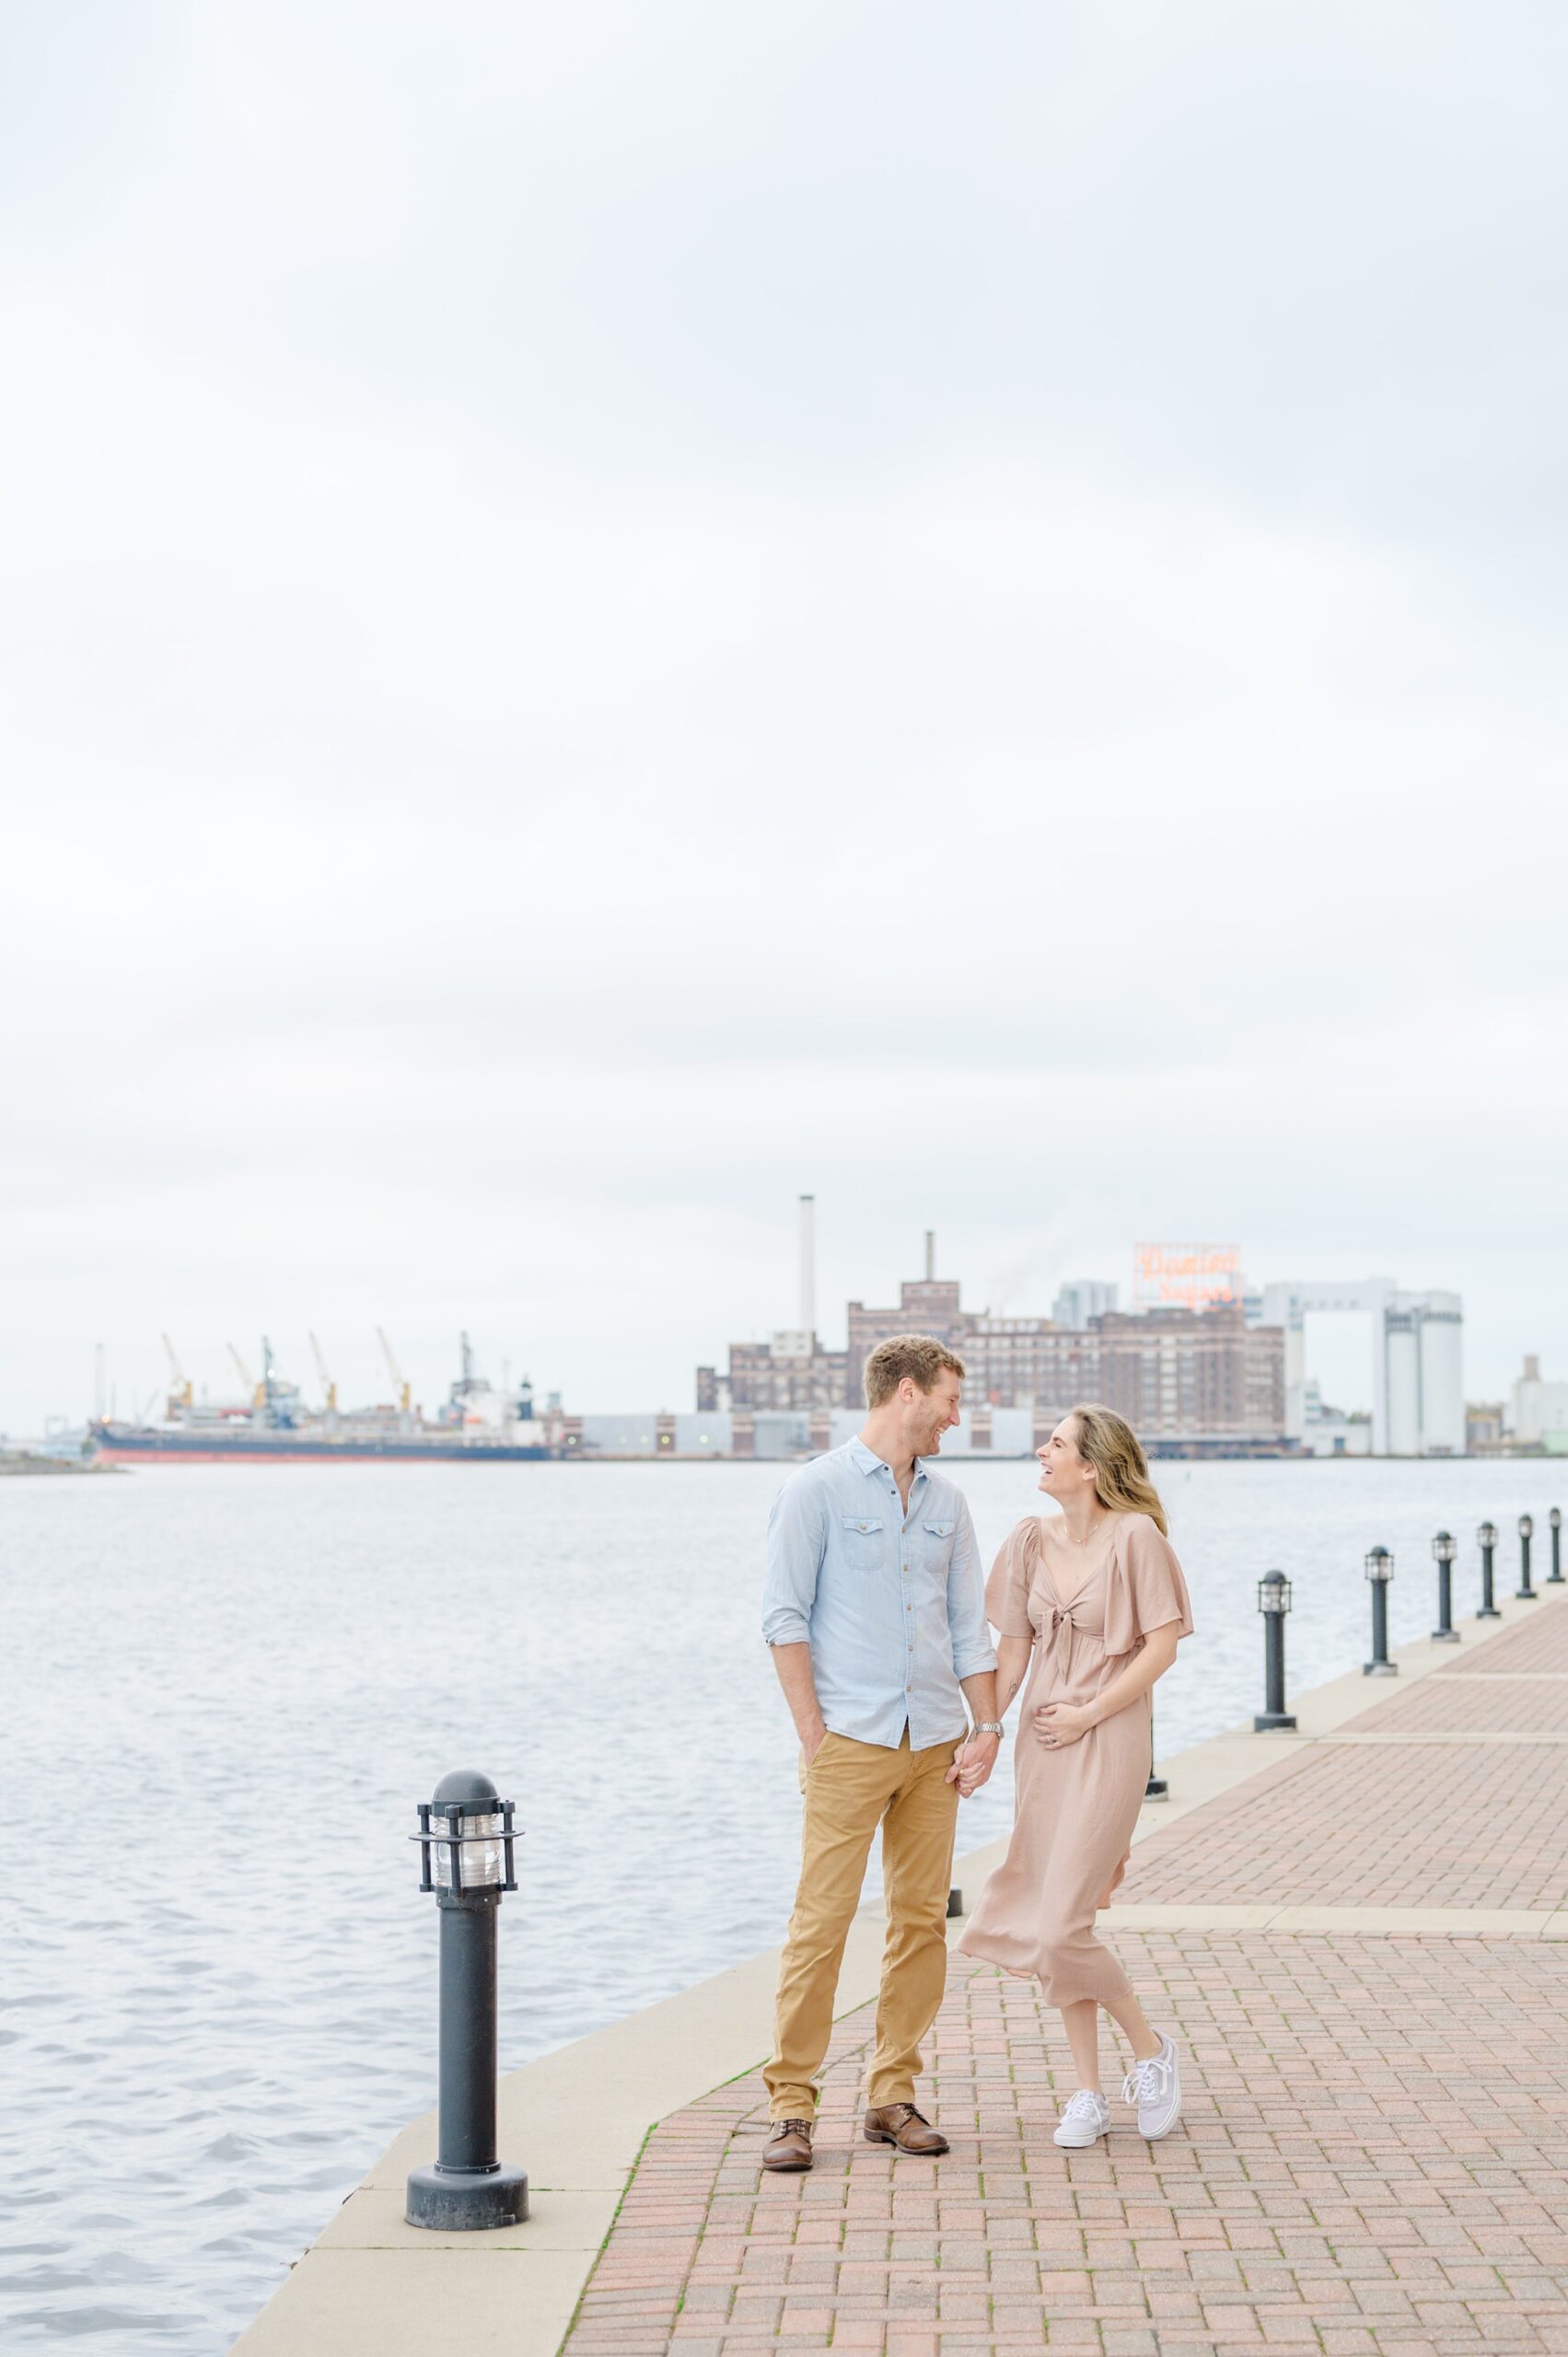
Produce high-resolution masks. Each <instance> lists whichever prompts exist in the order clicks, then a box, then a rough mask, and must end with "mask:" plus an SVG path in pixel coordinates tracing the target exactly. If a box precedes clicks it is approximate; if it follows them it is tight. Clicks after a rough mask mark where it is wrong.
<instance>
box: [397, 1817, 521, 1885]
mask: <svg viewBox="0 0 1568 2357" xmlns="http://www.w3.org/2000/svg"><path fill="white" fill-rule="evenodd" d="M516 1806H517V1804H516V1802H514V1801H504V1800H501V1799H500V1798H499V1797H494V1798H490V1799H480V1800H453V1801H444V1800H439V1799H437V1800H435V1801H421V1802H420V1804H419V1831H418V1832H417V1833H411V1834H410V1835H409V1840H411V1841H417V1842H418V1843H419V1868H420V1873H419V1887H420V1888H421V1890H433V1891H436V1893H437V1894H438V1895H441V1896H446V1897H451V1898H459V1897H461V1896H463V1895H464V1894H465V1893H467V1892H469V1891H487V1890H493V1891H494V1892H496V1893H497V1894H498V1895H499V1893H500V1892H502V1891H504V1890H516V1889H517V1875H516V1872H515V1871H514V1867H513V1847H512V1845H513V1843H514V1842H515V1841H516V1840H517V1832H516V1830H515V1829H514V1827H513V1822H512V1818H513V1813H514V1810H515V1808H516Z"/></svg>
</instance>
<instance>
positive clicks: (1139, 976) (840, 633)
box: [0, 0, 1568, 1432]
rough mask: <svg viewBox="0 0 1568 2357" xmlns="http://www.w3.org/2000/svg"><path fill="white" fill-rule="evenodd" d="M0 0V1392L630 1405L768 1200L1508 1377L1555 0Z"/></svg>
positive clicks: (1546, 1098)
mask: <svg viewBox="0 0 1568 2357" xmlns="http://www.w3.org/2000/svg"><path fill="white" fill-rule="evenodd" d="M0 43H3V54H0V186H3V190H4V198H3V202H4V220H3V223H0V313H3V316H4V319H5V321H6V327H5V335H6V346H7V356H6V365H5V366H4V369H3V370H0V470H3V473H4V492H5V515H4V525H3V529H0V699H3V702H0V732H3V733H0V760H3V764H4V775H5V795H6V812H5V822H4V828H3V831H0V980H3V989H4V999H3V1005H4V1023H3V1027H0V1120H3V1125H4V1205H3V1219H0V1286H3V1294H4V1299H3V1304H0V1429H6V1428H8V1429H10V1430H11V1431H13V1432H27V1431H29V1430H36V1429H37V1428H38V1425H39V1423H40V1422H41V1419H42V1417H43V1416H44V1414H45V1413H46V1412H62V1413H73V1414H78V1415H79V1414H81V1413H83V1412H85V1411H86V1410H87V1407H88V1405H89V1404H90V1399H91V1391H92V1377H93V1351H94V1345H95V1343H97V1342H99V1341H102V1342H103V1343H104V1344H105V1346H106V1350H107V1353H108V1360H109V1366H110V1376H111V1379H112V1380H113V1381H114V1383H115V1386H116V1392H117V1399H118V1404H119V1406H120V1409H121V1411H122V1412H125V1411H127V1410H128V1409H130V1408H131V1407H133V1406H134V1407H137V1408H140V1407H142V1406H143V1405H145V1401H146V1399H147V1396H148V1395H149V1394H150V1393H151V1391H152V1390H153V1387H154V1386H155V1385H157V1382H158V1381H159V1379H160V1376H161V1374H162V1352H161V1346H160V1344H159V1341H158V1336H159V1332H160V1330H161V1329H165V1328H167V1329H168V1330H169V1331H170V1332H171V1333H172V1334H173V1335H174V1337H175V1340H176V1341H177V1343H178V1344H179V1346H180V1351H181V1352H182V1353H183V1355H184V1358H185V1360H186V1363H187V1364H188V1366H189V1368H190V1370H191V1372H192V1375H193V1376H195V1377H196V1378H197V1379H198V1381H203V1380H204V1381H206V1382H208V1383H209V1384H211V1385H212V1386H213V1387H215V1388H217V1387H224V1386H225V1384H226V1381H227V1379H228V1370H227V1365H226V1349H225V1345H226V1342H227V1341H230V1340H233V1341H236V1342H238V1344H239V1345H240V1347H241V1349H242V1350H245V1351H247V1352H248V1353H254V1350H255V1347H256V1337H257V1336H258V1335H259V1334H260V1333H261V1331H262V1330H266V1331H267V1332H269V1333H270V1334H271V1335H272V1337H273V1341H274V1344H275V1345H276V1347H277V1350H278V1353H279V1355H280V1358H281V1359H282V1361H283V1363H284V1364H285V1367H286V1368H287V1369H288V1370H289V1371H290V1372H292V1373H294V1374H296V1376H308V1372H309V1368H308V1352H307V1343H306V1339H305V1338H306V1332H307V1329H308V1328H312V1327H313V1328H314V1329H316V1330H317V1331H318V1332H319V1335H320V1336H321V1339H322V1341H323V1342H324V1343H325V1345H326V1347H327V1351H328V1354H329V1357H330V1358H331V1361H332V1362H333V1367H334V1372H335V1373H336V1374H337V1376H338V1378H339V1383H340V1387H341V1388H342V1390H343V1394H344V1396H345V1397H347V1398H367V1397H381V1396H385V1394H386V1390H387V1385H386V1381H385V1378H384V1376H382V1373H381V1370H380V1366H379V1362H378V1358H377V1350H376V1344H375V1337H374V1329H375V1327H376V1325H377V1323H378V1322H379V1323H381V1324H383V1325H385V1326H387V1327H388V1328H389V1330H390V1331H391V1333H392V1335H393V1338H394V1341H396V1343H397V1344H398V1346H399V1349H400V1352H401V1356H402V1358H403V1360H404V1362H405V1364H406V1365H407V1368H408V1371H409V1373H410V1374H411V1375H412V1377H413V1378H414V1386H415V1390H416V1394H417V1395H418V1396H419V1397H421V1398H422V1399H424V1400H425V1401H426V1402H428V1403H430V1404H434V1403H435V1401H436V1399H437V1398H438V1397H439V1396H440V1394H441V1391H442V1389H443V1388H444V1386H445V1384H446V1382H447V1380H448V1379H449V1377H450V1375H451V1373H452V1372H453V1371H454V1369H453V1366H452V1361H453V1359H454V1357H455V1351H456V1334H457V1330H458V1329H459V1327H460V1326H464V1325H466V1326H467V1327H468V1328H469V1329H470V1330H471V1332H472V1334H473V1337H474V1340H475V1342H476V1344H477V1345H478V1347H479V1349H480V1351H481V1354H482V1360H483V1362H484V1364H486V1366H487V1367H488V1370H489V1372H491V1373H492V1374H493V1375H496V1376H498V1375H499V1373H500V1371H501V1363H502V1360H503V1359H504V1358H505V1359H508V1360H509V1361H510V1363H511V1366H512V1370H513V1372H514V1374H519V1373H522V1372H524V1371H525V1370H526V1371H527V1372H528V1373H530V1374H531V1375H532V1376H533V1377H534V1380H535V1382H536V1383H537V1384H538V1385H539V1386H540V1387H541V1388H544V1387H552V1388H560V1389H562V1390H563V1392H564V1393H565V1395H566V1398H567V1401H568V1404H569V1405H571V1406H573V1407H577V1408H590V1409H591V1408H601V1409H610V1408H627V1407H635V1406H648V1405H666V1406H671V1407H685V1406H689V1405H690V1404H691V1370H692V1367H693V1364H695V1363H696V1362H697V1361H698V1360H699V1359H703V1360H711V1359H714V1358H718V1359H720V1360H722V1356H723V1352H724V1348H725V1345H726V1342H727V1341H729V1340H730V1339H731V1338H732V1337H738V1336H748V1335H752V1334H761V1333H763V1332H765V1331H767V1330H768V1329H771V1328H772V1327H773V1326H775V1325H781V1324H785V1323H789V1322H791V1321H792V1320H793V1317H794V1310H795V1260H794V1254H795V1246H794V1236H795V1201H796V1194H797V1193H798V1191H799V1190H801V1189H802V1188H812V1189H814V1190H815V1191H816V1193H817V1197H818V1202H819V1219H820V1247H819V1267H820V1291H819V1303H820V1309H819V1322H820V1324H821V1327H822V1329H823V1331H824V1333H825V1334H826V1336H827V1337H828V1339H829V1340H830V1341H840V1342H842V1332H843V1329H842V1303H843V1300H844V1298H845V1297H846V1296H847V1295H857V1296H859V1297H862V1298H864V1299H866V1300H868V1301H869V1300H876V1299H887V1298H889V1297H892V1296H893V1289H894V1288H895V1287H896V1284H897V1283H898V1280H899V1279H900V1277H901V1276H910V1275H915V1274H918V1273H919V1255H920V1239H921V1233H922V1231H923V1228H925V1227H926V1226H928V1225H932V1226H935V1228H936V1229H937V1230H938V1233H939V1239H940V1241H939V1252H940V1264H941V1268H942V1271H943V1273H945V1274H949V1275H958V1276H961V1277H962V1278H963V1280H964V1283H965V1288H966V1298H967V1299H968V1300H969V1301H970V1303H971V1304H974V1305H976V1306H980V1305H984V1304H987V1303H989V1304H990V1305H991V1306H993V1307H994V1308H998V1309H1007V1310H1012V1311H1020V1312H1021V1311H1025V1310H1040V1309H1042V1308H1044V1307H1047V1306H1049V1303H1050V1300H1051V1295H1052V1294H1053V1292H1054V1290H1055V1287H1056V1285H1057V1283H1059V1282H1060V1280H1061V1279H1062V1278H1063V1276H1070V1275H1080V1274H1082V1275H1100V1276H1105V1277H1109V1278H1111V1279H1115V1280H1118V1281H1120V1282H1121V1283H1122V1285H1123V1286H1124V1287H1125V1286H1126V1285H1127V1284H1128V1282H1129V1279H1130V1273H1131V1256H1132V1243H1133V1241H1134V1240H1135V1239H1139V1238H1144V1237H1171V1238H1184V1237H1213V1238H1218V1239H1230V1238H1235V1239H1236V1240H1237V1241H1238V1242H1239V1243H1240V1244H1241V1246H1242V1247H1243V1249H1244V1254H1245V1260H1246V1266H1247V1269H1248V1271H1249V1276H1251V1277H1252V1278H1253V1279H1254V1280H1255V1281H1262V1280H1265V1279H1267V1278H1270V1277H1291V1276H1342V1277H1350V1276H1359V1275H1363V1274H1366V1273H1369V1272H1377V1273H1387V1274H1389V1275H1392V1276H1394V1277H1396V1278H1398V1279H1399V1280H1400V1282H1401V1283H1405V1284H1407V1285H1411V1286H1419V1287H1425V1286H1431V1285H1447V1286H1454V1287H1457V1288H1458V1289H1460V1290H1461V1291H1462V1292H1463V1295H1464V1297H1465V1309H1466V1321H1467V1334H1466V1350H1467V1387H1468V1389H1469V1394H1470V1396H1471V1397H1472V1398H1478V1397H1484V1396H1493V1395H1496V1394H1497V1393H1498V1392H1499V1391H1500V1390H1501V1388H1502V1387H1504V1385H1505V1383H1506V1382H1507V1381H1508V1380H1509V1379H1510V1378H1511V1376H1513V1374H1514V1373H1515V1372H1516V1367H1517V1363H1518V1359H1519V1356H1520V1354H1521V1353H1523V1352H1524V1351H1527V1350H1530V1351H1539V1353H1542V1354H1543V1356H1544V1358H1545V1361H1546V1367H1547V1371H1548V1372H1549V1373H1555V1374H1557V1375H1560V1376H1568V1282H1565V1281H1568V1240H1565V1237H1564V1203H1563V1196H1564V1190H1563V1182H1562V1172H1563V1168H1564V1161H1565V1148H1568V1105H1565V1100H1564V1090H1563V1085H1562V1068H1563V1062H1564V1054H1563V1043H1564V1038H1565V1024H1568V948H1565V946H1564V945H1565V942H1568V906H1565V884H1564V875H1563V852H1564V848H1565V841H1564V839H1565V833H1568V826H1565V820H1564V763H1563V750H1564V735H1565V731H1564V701H1565V694H1568V689H1565V682H1564V663H1563V648H1564V622H1565V620H1568V615H1565V607H1568V576H1565V570H1564V562H1563V556H1564V540H1563V490H1564V468H1565V458H1564V442H1563V434H1562V419H1563V415H1564V405H1565V401H1568V365H1565V364H1568V352H1565V344H1568V288H1565V286H1564V270H1563V261H1562V254H1563V238H1564V228H1563V224H1564V221H1565V219H1568V186H1565V182H1568V166H1565V163H1564V143H1563V140H1562V93H1563V88H1564V69H1565V66H1568V17H1565V16H1564V14H1563V12H1562V10H1561V9H1560V8H1557V7H1554V6H1548V5H1539V6H1535V5H1520V0H1494V5H1493V6H1491V7H1489V8H1487V9H1485V10H1479V9H1477V8H1475V7H1474V6H1469V5H1467V6H1446V5H1443V0H1421V5H1419V6H1416V5H1411V6H1395V5H1388V0H1356V5H1354V6H1350V5H1336V0H1318V5H1317V6H1313V7H1311V8H1307V7H1298V8H1291V9H1284V8H1260V7H1259V6H1257V5H1256V0H1187V5H1185V6H1181V7H1179V8H1178V7H1174V6H1168V5H1158V6H1156V5H1149V4H1148V0H1145V5H1138V0H1124V5H1119V6H1113V7H1106V6H1089V5H1081V6H1051V5H1044V4H1043V0H1032V5H1028V6H1025V5H1008V0H997V5H994V6H987V7H980V8H977V7H975V6H972V5H960V4H959V0H950V5H932V4H931V0H927V4H926V5H921V0H898V5H893V0H885V5H884V4H878V5H871V0H820V5H818V0H788V5H773V4H772V0H758V5H753V6H736V5H734V0H664V5H662V6H659V7H657V8H649V7H647V6H630V5H628V6H603V5H595V0H578V5H576V6H573V7H570V8H564V7H549V8H546V7H543V6H524V5H515V6H505V7H503V6H484V5H473V4H472V0H465V5H463V6H456V7H446V8H436V7H432V6H429V5H428V0H419V5H417V6H415V5H407V6H401V5H396V4H395V0H377V5H374V6H369V5H366V6H344V5H333V0H310V5H308V6H306V5H291V0H265V5H255V6H243V5H226V4H225V0H192V5H189V6H173V5H164V6H158V5H156V4H155V5H147V6H93V5H91V0H75V5H73V6H71V7H70V8H68V9H63V8H49V7H34V8H31V9H27V8H20V7H17V8H12V9H10V10H8V11H6V14H5V17H4V19H3V32H0ZM1324 1364H1325V1366H1326V1368H1329V1369H1331V1371H1332V1372H1333V1374H1334V1375H1335V1376H1336V1377H1337V1378H1338V1383H1337V1387H1338V1389H1339V1390H1340V1392H1341V1393H1342V1394H1344V1393H1346V1392H1347V1391H1348V1392H1349V1393H1350V1394H1351V1395H1352V1396H1350V1397H1348V1398H1347V1399H1346V1404H1349V1405H1354V1404H1357V1401H1356V1398H1355V1396H1354V1395H1355V1391H1356V1385H1357V1383H1358V1381H1361V1378H1360V1376H1359V1370H1358V1369H1357V1368H1356V1367H1355V1366H1354V1365H1353V1364H1352V1363H1351V1362H1350V1361H1348V1360H1345V1359H1344V1357H1343V1353H1341V1354H1340V1356H1339V1358H1337V1359H1332V1358H1326V1359H1325V1362H1324ZM1361 1392H1362V1394H1363V1395H1365V1382H1364V1381H1361Z"/></svg>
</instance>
